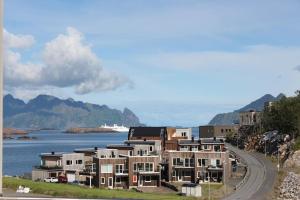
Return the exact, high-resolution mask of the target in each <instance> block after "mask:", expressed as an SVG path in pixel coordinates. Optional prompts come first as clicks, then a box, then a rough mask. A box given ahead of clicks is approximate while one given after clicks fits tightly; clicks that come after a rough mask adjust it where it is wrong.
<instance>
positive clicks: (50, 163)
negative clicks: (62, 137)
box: [41, 156, 62, 167]
mask: <svg viewBox="0 0 300 200" xmlns="http://www.w3.org/2000/svg"><path fill="white" fill-rule="evenodd" d="M61 160H62V158H61V157H60V156H41V166H44V167H56V166H62V164H61Z"/></svg>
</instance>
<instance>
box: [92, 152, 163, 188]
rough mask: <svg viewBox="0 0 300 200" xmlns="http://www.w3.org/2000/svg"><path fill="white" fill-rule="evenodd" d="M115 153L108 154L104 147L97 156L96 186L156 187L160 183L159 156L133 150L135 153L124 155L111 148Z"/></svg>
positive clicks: (95, 161)
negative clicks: (141, 153)
mask: <svg viewBox="0 0 300 200" xmlns="http://www.w3.org/2000/svg"><path fill="white" fill-rule="evenodd" d="M109 150H111V152H115V153H113V154H110V155H109V154H107V150H105V149H103V150H102V152H100V154H99V155H98V156H97V157H94V163H96V176H95V180H94V183H95V186H96V187H100V188H110V189H113V188H119V189H120V188H122V189H128V188H136V187H156V186H159V185H160V166H159V161H160V158H159V156H158V155H157V156H153V155H150V152H148V153H147V154H143V155H140V154H139V153H138V152H137V151H133V153H134V154H133V155H122V154H120V153H117V151H118V150H117V149H109Z"/></svg>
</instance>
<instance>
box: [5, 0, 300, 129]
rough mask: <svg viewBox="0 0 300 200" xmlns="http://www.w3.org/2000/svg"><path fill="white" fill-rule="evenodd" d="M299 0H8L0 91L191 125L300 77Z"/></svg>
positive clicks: (295, 83) (289, 86)
mask: <svg viewBox="0 0 300 200" xmlns="http://www.w3.org/2000/svg"><path fill="white" fill-rule="evenodd" d="M299 7H300V2H299V1H274V0H272V1H192V0H186V1H176V0H172V1H167V0H165V1H155V0H154V1H142V0H139V1H134V0H132V1H121V0H119V1H115V0H112V1H100V0H99V1H93V0H88V1H80V0H76V1H73V0H43V1H40V0H28V1H22V0H9V1H5V13H4V15H5V16H4V26H5V34H4V42H5V45H6V47H5V53H6V57H7V58H6V60H5V67H6V72H5V83H6V87H5V88H6V89H5V90H6V92H7V93H12V94H14V95H15V96H17V97H20V98H22V99H29V98H32V97H34V96H36V95H37V94H39V93H47V94H51V95H56V96H59V97H62V98H68V97H72V98H74V99H76V100H82V101H86V102H92V103H97V104H107V105H109V106H110V107H113V108H118V109H123V108H124V107H128V108H130V109H131V110H133V111H134V112H135V113H136V114H137V115H138V116H139V118H140V120H141V121H142V122H143V123H146V124H147V125H181V126H196V125H199V124H206V123H208V122H209V120H210V119H211V118H212V117H213V116H214V115H215V114H217V113H219V112H228V111H231V110H234V109H237V108H239V107H241V106H243V105H245V104H247V103H249V102H251V101H252V100H255V99H257V98H258V97H260V96H262V95H264V94H266V93H270V94H273V95H278V94H279V93H280V92H283V93H285V94H287V95H293V94H294V91H296V90H297V89H299V85H300V68H299V65H300V39H299V35H300V26H299V21H300V13H299Z"/></svg>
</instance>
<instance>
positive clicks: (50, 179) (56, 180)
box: [44, 177, 58, 183]
mask: <svg viewBox="0 0 300 200" xmlns="http://www.w3.org/2000/svg"><path fill="white" fill-rule="evenodd" d="M44 181H45V182H47V183H58V179H57V178H53V177H50V178H45V179H44Z"/></svg>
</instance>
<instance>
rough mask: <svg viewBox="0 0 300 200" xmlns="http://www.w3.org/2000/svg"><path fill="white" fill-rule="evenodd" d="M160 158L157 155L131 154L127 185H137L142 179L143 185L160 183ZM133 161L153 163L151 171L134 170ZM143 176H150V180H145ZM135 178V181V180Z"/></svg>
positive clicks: (157, 184)
mask: <svg viewBox="0 0 300 200" xmlns="http://www.w3.org/2000/svg"><path fill="white" fill-rule="evenodd" d="M159 162H160V159H159V156H132V157H129V168H128V172H129V187H130V188H132V187H139V186H140V185H139V181H140V180H143V181H142V185H143V186H159V185H160V165H159ZM135 163H153V171H152V172H145V171H141V172H138V171H135V170H134V164H135ZM141 176H143V178H144V177H145V176H150V177H151V181H150V182H146V180H144V179H143V178H141ZM135 180H136V181H135Z"/></svg>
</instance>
